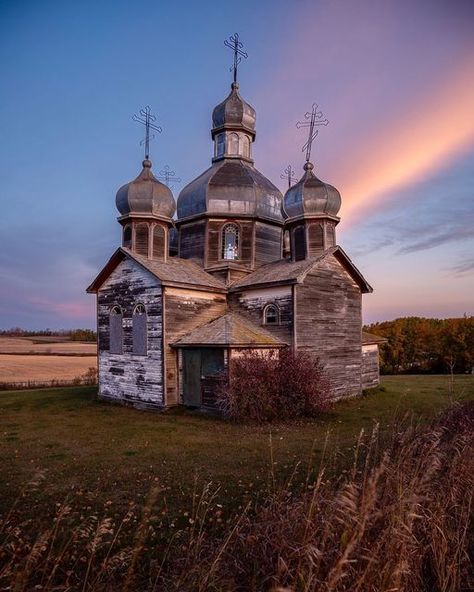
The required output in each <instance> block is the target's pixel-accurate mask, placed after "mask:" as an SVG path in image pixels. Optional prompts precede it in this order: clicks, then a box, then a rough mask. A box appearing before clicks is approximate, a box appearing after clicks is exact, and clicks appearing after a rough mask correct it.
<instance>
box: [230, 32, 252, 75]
mask: <svg viewBox="0 0 474 592" xmlns="http://www.w3.org/2000/svg"><path fill="white" fill-rule="evenodd" d="M224 45H225V46H226V47H230V49H231V50H232V51H233V52H234V65H233V66H231V67H230V71H231V72H232V70H234V82H237V66H238V65H239V64H240V62H241V61H242V58H244V59H247V58H248V57H249V54H248V53H247V52H246V51H243V49H242V48H243V46H244V44H243V43H242V42H241V41H239V34H238V33H235V34H234V35H231V36H230V37H229V39H226V40H225V41H224Z"/></svg>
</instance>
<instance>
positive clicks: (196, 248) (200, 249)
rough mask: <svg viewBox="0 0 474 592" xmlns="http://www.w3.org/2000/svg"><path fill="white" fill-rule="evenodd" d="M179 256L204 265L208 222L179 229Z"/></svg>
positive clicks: (195, 223) (194, 223)
mask: <svg viewBox="0 0 474 592" xmlns="http://www.w3.org/2000/svg"><path fill="white" fill-rule="evenodd" d="M178 240H179V256H180V257H182V258H183V259H194V260H195V261H196V262H197V263H199V264H201V265H203V263H204V253H205V242H206V222H205V221H204V220H201V221H199V222H193V223H191V224H183V225H182V226H181V227H180V229H179V239H178Z"/></svg>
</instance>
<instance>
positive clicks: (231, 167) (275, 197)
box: [178, 82, 283, 223]
mask: <svg viewBox="0 0 474 592" xmlns="http://www.w3.org/2000/svg"><path fill="white" fill-rule="evenodd" d="M238 89H239V85H238V84H237V83H236V82H234V83H233V84H232V87H231V92H230V94H229V95H228V97H227V98H226V99H225V100H224V101H223V102H222V103H220V104H219V105H217V107H216V108H215V109H214V111H213V113H212V125H213V127H212V131H211V135H212V138H213V140H214V157H213V159H212V163H213V164H212V166H211V167H210V168H209V169H207V171H205V172H204V173H202V175H200V176H199V177H198V178H197V179H194V181H191V183H189V185H187V186H186V187H184V189H183V190H182V191H181V193H180V194H179V197H178V219H179V220H181V219H183V218H188V217H190V216H197V215H200V214H209V215H218V216H233V217H236V216H248V217H257V218H264V219H267V220H271V221H276V222H279V223H281V222H282V221H283V218H282V213H281V202H282V194H281V193H280V191H279V190H278V189H277V188H276V187H275V185H273V183H271V181H269V180H268V179H267V178H266V177H265V176H264V175H262V173H260V172H259V171H258V170H257V169H256V168H255V167H254V166H253V159H252V143H253V142H254V141H255V122H256V114H255V109H254V108H253V107H252V106H250V105H249V104H248V103H247V102H245V101H244V99H243V98H242V97H241V96H240V94H239V91H238Z"/></svg>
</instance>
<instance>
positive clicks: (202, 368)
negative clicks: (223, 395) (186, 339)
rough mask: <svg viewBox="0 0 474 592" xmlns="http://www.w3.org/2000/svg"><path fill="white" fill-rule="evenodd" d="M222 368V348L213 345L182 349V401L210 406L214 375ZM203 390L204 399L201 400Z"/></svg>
mask: <svg viewBox="0 0 474 592" xmlns="http://www.w3.org/2000/svg"><path fill="white" fill-rule="evenodd" d="M222 370H224V350H223V349H221V348H214V347H203V348H194V347H193V348H187V349H183V403H184V404H185V405H187V406H189V407H200V406H201V405H202V404H203V403H204V404H205V405H206V406H212V405H211V402H212V398H213V395H214V392H213V391H214V388H213V387H212V385H214V384H216V376H218V375H219V374H220V372H222ZM203 392H204V393H205V394H204V399H206V400H205V401H204V400H203Z"/></svg>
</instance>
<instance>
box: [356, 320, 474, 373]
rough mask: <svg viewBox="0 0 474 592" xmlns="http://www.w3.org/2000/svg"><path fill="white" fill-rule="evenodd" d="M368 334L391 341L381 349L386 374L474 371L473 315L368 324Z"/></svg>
mask: <svg viewBox="0 0 474 592" xmlns="http://www.w3.org/2000/svg"><path fill="white" fill-rule="evenodd" d="M364 331H367V332H369V333H373V334H374V335H379V336H381V337H385V338H386V339H387V340H388V343H386V344H384V345H382V346H381V347H380V371H381V373H382V374H403V373H407V374H408V373H409V374H416V373H427V374H431V373H432V374H441V373H446V372H454V373H472V372H473V371H474V317H473V316H467V315H465V316H464V317H462V318H455V319H427V318H423V317H404V318H400V319H395V320H393V321H383V322H380V323H372V324H371V325H366V326H365V327H364Z"/></svg>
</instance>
